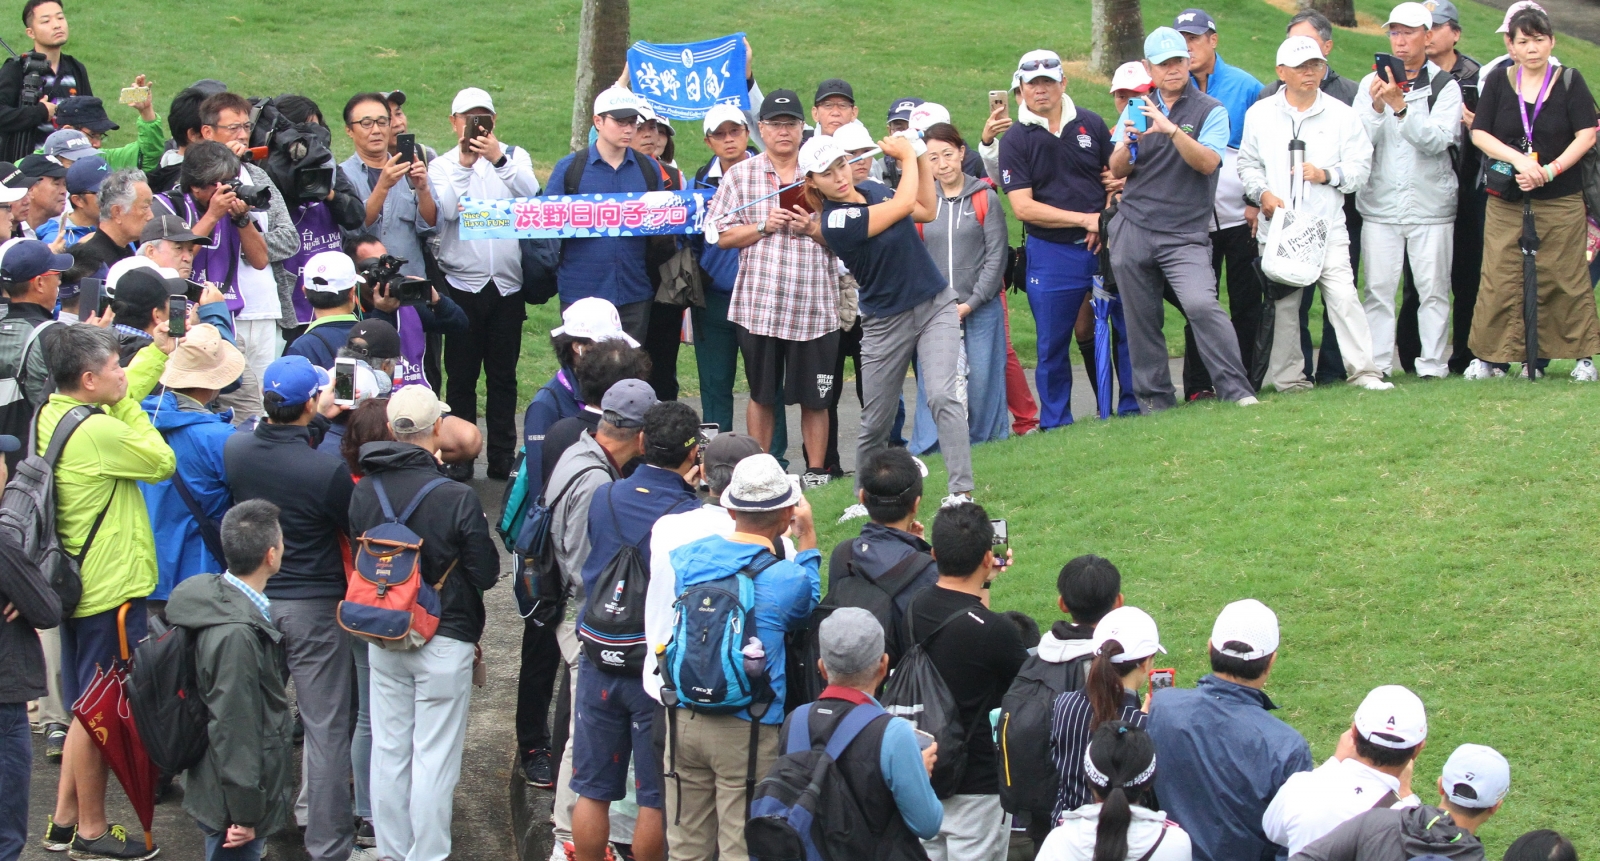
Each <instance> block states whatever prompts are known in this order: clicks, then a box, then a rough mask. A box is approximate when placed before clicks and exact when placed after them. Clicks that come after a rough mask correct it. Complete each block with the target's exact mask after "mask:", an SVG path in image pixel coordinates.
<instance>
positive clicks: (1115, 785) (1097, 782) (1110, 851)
mask: <svg viewBox="0 0 1600 861" xmlns="http://www.w3.org/2000/svg"><path fill="white" fill-rule="evenodd" d="M1083 771H1084V775H1085V776H1086V777H1088V778H1089V785H1090V786H1091V787H1092V788H1093V789H1094V794H1095V796H1096V797H1097V798H1099V799H1100V801H1101V805H1100V824H1099V827H1098V828H1097V829H1096V831H1095V839H1094V861H1127V857H1128V826H1129V825H1130V824H1131V823H1132V822H1133V810H1132V805H1133V804H1134V803H1135V802H1139V803H1143V802H1144V800H1145V793H1146V791H1147V790H1148V789H1149V787H1150V786H1151V785H1152V784H1153V783H1154V782H1155V779H1156V744H1155V742H1154V741H1152V740H1151V739H1150V736H1149V735H1148V734H1147V733H1145V731H1144V730H1142V729H1140V728H1138V727H1136V726H1134V725H1133V724H1131V723H1127V722H1126V721H1119V720H1118V721H1108V722H1106V723H1103V724H1101V725H1100V728H1099V729H1097V730H1095V731H1094V735H1093V736H1092V737H1091V738H1090V739H1089V751H1088V754H1087V755H1086V756H1084V758H1083Z"/></svg>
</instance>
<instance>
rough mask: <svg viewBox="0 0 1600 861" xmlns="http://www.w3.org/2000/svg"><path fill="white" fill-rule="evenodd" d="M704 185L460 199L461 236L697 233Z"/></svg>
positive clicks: (594, 236)
mask: <svg viewBox="0 0 1600 861" xmlns="http://www.w3.org/2000/svg"><path fill="white" fill-rule="evenodd" d="M713 193H714V192H712V191H709V190H701V191H624V192H617V193H614V194H560V195H551V196H549V197H513V198H509V199H506V200H479V199H477V198H473V197H464V198H462V199H461V238H462V239H598V238H601V237H608V236H665V235H672V234H679V233H699V232H701V230H702V229H703V228H702V227H701V224H700V219H701V218H702V217H703V215H704V214H705V210H706V204H708V203H710V202H711V195H712V194H713Z"/></svg>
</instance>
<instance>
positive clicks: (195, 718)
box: [128, 618, 211, 774]
mask: <svg viewBox="0 0 1600 861" xmlns="http://www.w3.org/2000/svg"><path fill="white" fill-rule="evenodd" d="M128 708H129V710H130V711H132V713H133V725H134V727H135V728H136V729H137V730H138V732H139V738H140V740H141V741H143V742H144V749H145V752H146V753H148V754H150V761H151V762H154V763H155V764H156V766H157V767H159V768H160V769H161V770H162V771H163V772H165V773H167V774H179V773H181V772H184V771H187V770H189V769H190V768H193V767H194V766H196V765H198V764H199V763H200V760H201V759H202V758H203V757H204V756H205V754H206V749H207V748H208V747H210V746H211V740H210V738H209V736H208V735H207V732H208V730H207V727H208V726H209V725H210V723H211V712H210V710H209V709H207V708H206V704H205V701H204V700H202V699H201V698H200V674H199V672H198V671H197V670H196V668H195V635H194V632H192V631H190V630H189V629H188V628H185V627H182V626H179V625H173V626H171V627H167V626H166V625H163V624H162V622H161V620H160V619H159V618H157V619H152V620H151V622H150V636H149V637H147V638H146V639H145V640H144V642H142V643H140V644H139V648H138V649H136V650H135V651H134V654H133V671H132V672H131V673H130V674H129V676H128Z"/></svg>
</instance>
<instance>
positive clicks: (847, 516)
mask: <svg viewBox="0 0 1600 861" xmlns="http://www.w3.org/2000/svg"><path fill="white" fill-rule="evenodd" d="M866 516H867V507H866V506H865V505H862V504H861V503H859V502H857V503H855V504H854V505H851V506H850V507H849V508H846V509H845V510H844V513H843V514H841V515H839V522H840V523H848V522H849V521H851V520H860V519H861V518H863V517H866Z"/></svg>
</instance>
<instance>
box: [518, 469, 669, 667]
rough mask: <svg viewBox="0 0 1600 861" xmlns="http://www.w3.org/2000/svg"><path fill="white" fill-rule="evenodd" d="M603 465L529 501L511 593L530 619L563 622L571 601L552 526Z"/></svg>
mask: <svg viewBox="0 0 1600 861" xmlns="http://www.w3.org/2000/svg"><path fill="white" fill-rule="evenodd" d="M599 469H605V467H603V466H590V467H587V468H585V469H582V470H579V471H578V472H577V473H576V474H575V475H573V476H572V478H571V479H569V480H568V481H567V485H566V486H565V487H563V488H561V491H560V492H559V493H557V494H556V498H555V499H553V500H551V501H550V502H549V503H546V502H545V501H544V496H545V495H546V494H548V493H549V492H550V488H549V486H546V487H545V489H544V491H545V492H544V494H540V496H539V498H538V499H536V500H534V501H533V502H532V503H531V504H530V505H528V507H527V512H528V513H527V516H526V519H524V520H523V521H522V525H521V528H520V529H519V530H518V531H517V534H516V536H515V546H514V547H513V548H512V549H513V550H514V551H515V556H514V559H515V560H516V562H515V564H516V573H515V574H514V575H513V577H512V581H511V595H512V597H514V598H516V599H517V612H518V613H520V614H521V615H522V618H524V619H530V620H532V621H533V623H534V624H536V625H539V626H540V627H543V626H545V625H551V624H555V623H558V622H560V621H561V617H562V616H563V615H564V614H565V609H566V605H567V582H566V578H565V577H563V576H562V574H561V566H560V564H558V563H557V561H556V546H555V542H553V541H551V540H550V526H551V523H552V521H553V520H554V519H555V511H556V509H557V508H558V507H559V506H560V505H561V500H562V499H563V498H565V497H566V495H567V492H568V491H570V490H572V488H573V486H574V485H576V484H577V483H578V479H579V478H582V477H583V474H584V473H587V472H593V471H595V470H599ZM642 666H643V665H642V664H641V667H642Z"/></svg>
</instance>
